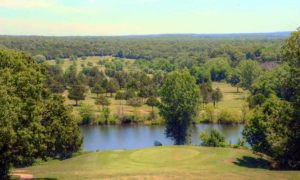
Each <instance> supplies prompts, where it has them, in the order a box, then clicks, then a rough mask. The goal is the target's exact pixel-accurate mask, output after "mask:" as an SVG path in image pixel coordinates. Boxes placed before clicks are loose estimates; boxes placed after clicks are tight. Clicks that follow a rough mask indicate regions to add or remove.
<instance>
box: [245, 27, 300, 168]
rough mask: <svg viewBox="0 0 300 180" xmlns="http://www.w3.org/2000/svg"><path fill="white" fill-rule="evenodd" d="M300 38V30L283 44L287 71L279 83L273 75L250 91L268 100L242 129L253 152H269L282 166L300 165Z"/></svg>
mask: <svg viewBox="0 0 300 180" xmlns="http://www.w3.org/2000/svg"><path fill="white" fill-rule="evenodd" d="M299 39H300V29H298V31H296V32H294V33H292V35H291V36H290V38H289V39H288V40H287V41H286V42H285V44H284V46H283V47H282V57H283V60H284V61H285V62H287V64H288V66H289V67H288V68H287V70H288V73H283V74H284V76H281V77H280V78H278V77H276V76H275V82H276V83H274V79H273V78H270V80H269V81H263V83H262V84H258V85H260V86H257V87H259V88H257V91H258V93H254V92H251V93H252V94H253V95H254V96H257V95H258V94H260V96H261V97H263V98H265V100H263V101H262V102H260V103H259V104H258V105H257V106H255V109H254V111H255V113H253V116H252V117H251V118H250V120H249V121H248V123H247V124H246V126H245V129H244V131H243V134H244V136H245V138H246V140H247V142H248V143H249V144H250V145H251V146H252V148H253V150H254V151H257V152H262V153H265V154H267V155H269V156H270V157H272V158H273V159H274V160H275V161H276V162H277V165H278V166H279V167H281V168H293V169H299V168H300V163H299V162H300V143H299V142H300V131H299V127H300V121H299V117H300V113H299V112H300V110H299V109H300V106H299V105H300V103H299V102H300V98H299V97H300V85H299V80H300V63H299V62H300V46H299ZM279 72H282V71H279ZM270 75H271V74H270ZM267 77H268V76H267ZM271 77H274V76H271ZM270 82H271V83H270ZM270 92H271V93H270ZM274 92H275V93H274ZM275 95H277V96H279V98H280V99H279V98H278V97H276V96H275ZM268 96H269V97H268ZM261 99H262V98H261Z"/></svg>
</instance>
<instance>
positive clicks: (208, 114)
mask: <svg viewBox="0 0 300 180" xmlns="http://www.w3.org/2000/svg"><path fill="white" fill-rule="evenodd" d="M201 121H202V122H206V123H214V121H215V110H214V106H213V105H212V104H208V105H207V106H206V107H205V109H204V113H203V114H202V118H201Z"/></svg>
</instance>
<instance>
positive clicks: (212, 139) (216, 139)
mask: <svg viewBox="0 0 300 180" xmlns="http://www.w3.org/2000/svg"><path fill="white" fill-rule="evenodd" d="M200 139H201V141H202V143H201V144H202V145H203V146H210V147H225V146H226V142H225V137H224V135H223V134H221V133H220V132H219V131H217V130H215V129H212V130H211V131H210V133H209V132H208V130H207V129H206V130H205V131H203V132H202V133H201V134H200Z"/></svg>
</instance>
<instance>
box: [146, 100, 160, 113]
mask: <svg viewBox="0 0 300 180" xmlns="http://www.w3.org/2000/svg"><path fill="white" fill-rule="evenodd" d="M146 104H147V105H148V106H151V108H152V111H153V107H154V106H159V101H158V99H157V98H155V97H150V98H148V99H147V101H146Z"/></svg>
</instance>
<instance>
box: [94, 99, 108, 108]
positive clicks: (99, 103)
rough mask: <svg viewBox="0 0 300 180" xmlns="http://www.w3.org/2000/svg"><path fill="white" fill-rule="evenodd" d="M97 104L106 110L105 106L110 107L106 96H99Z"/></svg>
mask: <svg viewBox="0 0 300 180" xmlns="http://www.w3.org/2000/svg"><path fill="white" fill-rule="evenodd" d="M96 104H97V105H101V106H102V109H103V108H104V106H109V105H110V101H109V99H108V98H107V97H105V96H99V97H98V98H97V99H96Z"/></svg>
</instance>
